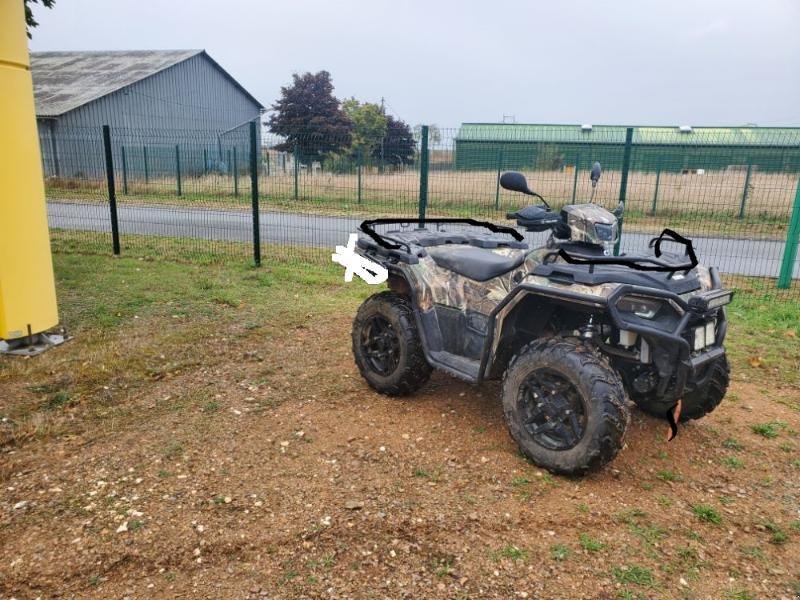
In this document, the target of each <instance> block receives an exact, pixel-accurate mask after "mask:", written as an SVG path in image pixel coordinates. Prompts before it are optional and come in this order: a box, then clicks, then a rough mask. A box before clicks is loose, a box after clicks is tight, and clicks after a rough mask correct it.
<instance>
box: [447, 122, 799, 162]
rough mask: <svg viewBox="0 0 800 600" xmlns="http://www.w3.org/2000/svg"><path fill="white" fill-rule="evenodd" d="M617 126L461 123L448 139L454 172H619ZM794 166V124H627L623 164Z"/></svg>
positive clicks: (621, 131)
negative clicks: (629, 134) (627, 157)
mask: <svg viewBox="0 0 800 600" xmlns="http://www.w3.org/2000/svg"><path fill="white" fill-rule="evenodd" d="M626 129H627V127H626V126H624V125H594V126H593V125H533V124H517V123H513V124H512V123H464V124H462V125H461V127H460V128H459V130H458V133H457V134H456V137H455V139H454V153H453V164H454V167H455V168H456V169H463V170H487V169H561V168H563V167H564V166H567V165H575V164H577V165H578V166H579V168H581V169H585V168H590V167H591V165H592V163H593V162H594V161H596V160H597V161H600V162H601V163H602V165H603V168H604V169H612V170H614V169H620V168H621V167H622V157H623V153H624V148H625V135H626ZM748 165H752V168H753V169H757V170H759V171H767V172H770V171H771V172H798V171H800V128H790V127H689V126H681V127H649V126H647V127H634V128H633V141H632V149H631V169H633V170H637V171H655V170H662V171H674V172H681V171H683V170H686V169H689V170H693V169H705V170H723V169H729V168H746V167H747V166H748Z"/></svg>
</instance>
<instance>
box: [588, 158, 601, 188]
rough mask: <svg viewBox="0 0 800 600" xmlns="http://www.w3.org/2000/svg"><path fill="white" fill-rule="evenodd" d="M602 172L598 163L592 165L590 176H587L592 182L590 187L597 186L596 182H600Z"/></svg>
mask: <svg viewBox="0 0 800 600" xmlns="http://www.w3.org/2000/svg"><path fill="white" fill-rule="evenodd" d="M602 172H603V169H601V168H600V163H599V162H595V163H594V164H593V165H592V174H591V175H589V179H591V180H592V187H595V186H596V185H597V182H598V181H600V174H601V173H602Z"/></svg>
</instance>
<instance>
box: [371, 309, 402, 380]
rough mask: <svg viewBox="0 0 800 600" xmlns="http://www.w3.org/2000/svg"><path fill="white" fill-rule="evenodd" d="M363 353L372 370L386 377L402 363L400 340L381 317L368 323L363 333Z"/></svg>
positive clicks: (388, 323) (390, 325) (389, 324)
mask: <svg viewBox="0 0 800 600" xmlns="http://www.w3.org/2000/svg"><path fill="white" fill-rule="evenodd" d="M361 351H362V352H363V353H364V357H365V358H366V359H367V364H368V365H369V367H370V369H372V370H373V371H375V372H376V373H378V374H379V375H382V376H384V377H386V376H387V375H391V374H392V373H393V372H394V370H395V369H396V368H397V365H398V363H399V362H400V340H399V338H398V337H397V333H396V332H395V330H394V327H392V324H391V323H390V322H389V321H388V320H387V319H386V318H385V317H382V316H381V315H376V316H374V317H372V318H371V319H369V321H367V323H366V325H365V326H364V329H362V331H361Z"/></svg>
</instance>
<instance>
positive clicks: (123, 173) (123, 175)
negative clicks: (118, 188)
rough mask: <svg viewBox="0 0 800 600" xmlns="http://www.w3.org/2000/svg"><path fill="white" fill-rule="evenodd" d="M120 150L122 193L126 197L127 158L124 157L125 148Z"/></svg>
mask: <svg viewBox="0 0 800 600" xmlns="http://www.w3.org/2000/svg"><path fill="white" fill-rule="evenodd" d="M121 150H122V193H123V194H125V195H126V196H127V195H128V157H127V156H126V155H125V146H122V147H121Z"/></svg>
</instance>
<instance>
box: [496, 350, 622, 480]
mask: <svg viewBox="0 0 800 600" xmlns="http://www.w3.org/2000/svg"><path fill="white" fill-rule="evenodd" d="M503 411H504V412H505V417H506V423H507V425H508V429H509V432H510V433H511V437H513V438H514V440H515V441H516V442H517V443H518V444H519V447H520V450H521V451H522V453H523V454H524V455H525V456H527V457H528V458H529V459H531V460H532V461H533V462H535V463H536V464H537V465H540V466H541V467H544V468H545V469H547V470H549V471H552V472H554V473H560V474H564V475H583V474H585V473H588V472H589V471H593V470H596V469H599V468H600V467H602V466H603V465H605V464H606V463H608V462H609V461H611V460H612V459H613V458H614V457H615V456H616V455H617V453H618V452H619V450H620V448H622V444H623V441H624V437H625V432H626V430H627V428H628V423H629V421H630V413H629V412H628V408H627V406H626V405H625V391H624V389H623V386H622V381H621V380H620V378H619V375H618V374H617V373H616V371H614V369H613V368H611V366H610V365H609V364H608V362H607V361H606V360H605V358H603V357H602V356H601V355H600V354H598V353H597V352H596V351H595V350H594V349H593V348H592V347H591V346H589V345H587V344H584V343H581V342H580V341H579V340H576V339H573V338H560V337H555V338H549V339H547V340H537V341H535V342H533V343H531V344H528V345H527V346H526V347H525V348H523V350H522V351H521V352H520V353H519V354H517V355H516V356H515V357H514V358H513V359H512V360H511V363H510V364H509V367H508V369H507V370H506V373H505V376H504V378H503Z"/></svg>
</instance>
